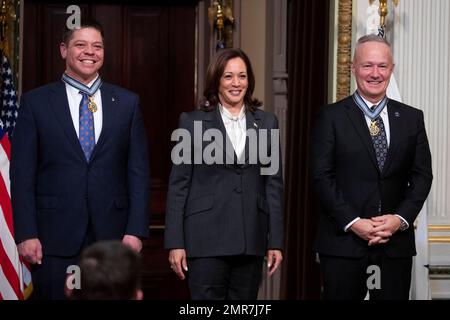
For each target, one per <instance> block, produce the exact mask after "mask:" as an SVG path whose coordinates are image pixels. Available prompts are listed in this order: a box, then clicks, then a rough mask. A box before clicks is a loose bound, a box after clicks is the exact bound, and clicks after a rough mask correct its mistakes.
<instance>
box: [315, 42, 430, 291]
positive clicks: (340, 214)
mask: <svg viewBox="0 0 450 320" xmlns="http://www.w3.org/2000/svg"><path fill="white" fill-rule="evenodd" d="M393 68H394V64H393V59H392V51H391V47H390V44H389V43H388V42H387V41H386V40H385V39H383V38H381V37H378V36H376V35H368V36H364V37H362V38H360V39H359V40H358V43H357V44H356V49H355V54H354V60H353V64H352V72H353V74H354V75H355V77H356V83H357V91H356V92H355V94H353V95H352V96H350V97H348V98H346V99H344V100H342V101H339V102H337V103H334V104H332V105H330V106H328V107H326V108H325V109H324V110H323V111H322V112H321V113H320V114H319V117H318V119H317V122H316V126H315V131H314V134H313V141H312V174H313V179H314V188H315V192H316V195H317V197H318V198H319V199H320V203H321V205H322V209H323V210H322V211H323V212H322V213H321V216H320V221H319V228H318V234H317V239H316V250H317V251H318V253H319V255H320V264H321V268H322V271H323V284H324V296H325V298H326V299H364V297H365V295H366V293H367V290H368V289H369V293H370V298H371V299H408V297H409V289H410V282H411V266H412V256H414V255H415V254H416V250H415V240H414V220H415V219H416V217H417V215H418V214H419V212H420V209H421V208H422V206H423V203H424V201H425V199H426V198H427V196H428V192H429V191H430V188H431V182H432V171H431V154H430V149H429V145H428V140H427V135H426V132H425V126H424V120H423V113H422V111H420V110H418V109H415V108H413V107H410V106H407V105H405V104H403V103H400V102H398V101H395V100H392V99H388V98H387V97H386V90H387V87H388V84H389V80H390V77H391V74H392V70H393ZM368 277H369V278H368Z"/></svg>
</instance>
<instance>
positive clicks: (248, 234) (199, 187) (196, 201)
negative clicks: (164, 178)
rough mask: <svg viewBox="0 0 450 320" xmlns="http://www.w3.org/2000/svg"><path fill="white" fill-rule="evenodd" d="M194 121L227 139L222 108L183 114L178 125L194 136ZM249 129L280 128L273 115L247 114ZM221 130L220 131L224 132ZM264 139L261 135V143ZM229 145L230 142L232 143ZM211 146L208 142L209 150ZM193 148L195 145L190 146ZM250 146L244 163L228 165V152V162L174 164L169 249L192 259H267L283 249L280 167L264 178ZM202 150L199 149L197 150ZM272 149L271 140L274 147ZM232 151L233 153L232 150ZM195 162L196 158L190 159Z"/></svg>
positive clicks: (167, 231) (167, 237) (168, 216)
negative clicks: (252, 158)
mask: <svg viewBox="0 0 450 320" xmlns="http://www.w3.org/2000/svg"><path fill="white" fill-rule="evenodd" d="M194 121H198V122H197V126H198V125H199V124H200V123H201V126H202V129H201V130H200V131H199V132H200V133H204V132H205V131H206V130H208V129H216V130H219V131H220V133H221V135H222V137H223V138H224V140H225V141H222V143H223V146H225V143H226V140H227V139H228V137H227V134H226V130H225V127H224V124H223V121H222V119H221V116H220V113H219V110H218V108H216V109H215V110H214V111H210V112H205V111H193V112H189V113H182V114H181V116H180V124H179V127H180V128H182V129H185V130H186V131H185V132H186V133H189V135H190V136H191V137H194V131H195V130H194ZM246 126H247V129H249V128H254V129H269V131H268V132H270V129H278V123H277V119H276V117H275V116H274V115H273V114H272V113H268V112H263V111H261V110H257V111H256V112H254V113H252V112H247V113H246ZM219 131H217V132H219ZM197 133H198V132H197ZM261 138H262V136H261V137H260V139H261ZM228 142H229V141H228ZM210 143H211V142H203V143H202V144H201V146H200V147H201V150H200V151H202V150H205V147H206V146H208V145H209V144H210ZM189 145H190V148H192V150H194V147H195V146H194V141H193V140H192V141H190V142H189ZM252 147H256V146H255V145H252V146H249V141H248V139H247V143H246V147H245V150H246V152H245V155H246V161H245V164H243V165H237V164H226V161H225V160H226V158H227V157H228V159H230V157H231V159H233V156H234V151H233V150H232V149H231V154H230V153H228V154H226V152H223V149H221V148H219V149H218V150H220V153H221V154H223V158H224V159H223V160H224V162H225V163H224V164H209V165H208V164H205V163H202V164H195V163H194V164H174V165H173V166H172V171H171V174H170V179H169V190H168V200H167V211H166V229H165V247H166V248H167V249H175V248H184V249H186V253H187V256H188V257H208V256H209V257H211V256H229V255H240V254H247V255H256V256H263V255H265V253H266V250H267V249H268V248H272V249H282V247H283V208H282V200H283V199H282V198H283V181H282V169H281V154H280V149H279V146H275V148H274V149H275V151H274V152H278V155H279V162H280V166H279V169H278V171H277V172H276V173H275V174H273V175H261V172H260V169H261V168H262V167H263V165H262V164H261V163H260V162H258V163H256V164H250V163H249V159H248V158H249V148H252ZM198 150H199V148H197V151H198ZM268 150H270V140H269V148H268ZM228 151H230V150H229V149H228ZM190 158H191V160H194V159H193V158H194V155H193V154H191V155H190Z"/></svg>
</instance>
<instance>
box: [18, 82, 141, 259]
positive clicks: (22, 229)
mask: <svg viewBox="0 0 450 320" xmlns="http://www.w3.org/2000/svg"><path fill="white" fill-rule="evenodd" d="M101 97H102V107H103V124H102V132H101V134H100V137H99V139H98V142H97V144H96V146H95V148H94V150H93V153H92V156H91V159H90V161H89V162H87V161H86V158H85V156H84V154H83V151H82V149H81V146H80V142H79V140H78V137H77V135H76V131H75V128H74V126H73V121H72V118H71V115H70V111H69V105H68V99H67V94H66V88H65V84H64V83H63V82H62V81H59V82H55V83H52V84H49V85H46V86H43V87H40V88H37V89H35V90H32V91H30V92H28V93H26V94H24V95H23V96H22V98H21V103H20V109H19V116H18V120H17V125H16V128H15V131H14V136H13V139H12V147H11V197H12V206H13V216H14V231H15V239H16V242H18V243H19V242H21V241H23V240H27V239H31V238H39V240H40V241H41V244H42V247H43V253H44V254H48V255H57V256H71V255H75V254H77V253H78V251H79V250H80V248H81V246H82V244H83V241H84V239H85V235H86V231H87V228H88V225H89V226H90V228H91V230H92V231H93V234H94V236H95V240H102V239H121V238H122V237H123V236H124V235H125V234H129V235H135V236H138V237H146V236H147V235H148V196H149V161H148V151H147V148H148V147H147V141H146V133H145V128H144V123H143V120H142V116H141V113H140V109H139V98H138V96H137V95H136V94H134V93H131V92H130V91H127V90H125V89H123V88H120V87H117V86H114V85H111V84H107V83H104V84H103V85H102V87H101Z"/></svg>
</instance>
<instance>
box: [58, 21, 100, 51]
mask: <svg viewBox="0 0 450 320" xmlns="http://www.w3.org/2000/svg"><path fill="white" fill-rule="evenodd" d="M85 28H93V29H95V30H97V31H98V32H100V34H101V36H102V40H103V42H105V33H104V31H103V27H102V25H101V24H100V23H99V22H97V21H96V20H93V19H85V20H82V21H81V23H80V28H74V29H69V28H67V25H64V30H63V34H62V42H64V43H65V44H66V45H68V44H69V42H70V40H71V39H72V36H73V33H74V32H75V31H77V30H80V29H85Z"/></svg>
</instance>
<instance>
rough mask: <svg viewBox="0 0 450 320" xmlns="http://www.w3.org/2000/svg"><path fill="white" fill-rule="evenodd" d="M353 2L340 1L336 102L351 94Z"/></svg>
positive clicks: (347, 0)
mask: <svg viewBox="0 0 450 320" xmlns="http://www.w3.org/2000/svg"><path fill="white" fill-rule="evenodd" d="M351 51H352V0H339V8H338V48H337V79H336V80H337V81H336V85H337V89H336V100H341V99H343V98H345V97H347V96H348V95H349V94H350V62H351V59H352V52H351Z"/></svg>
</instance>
